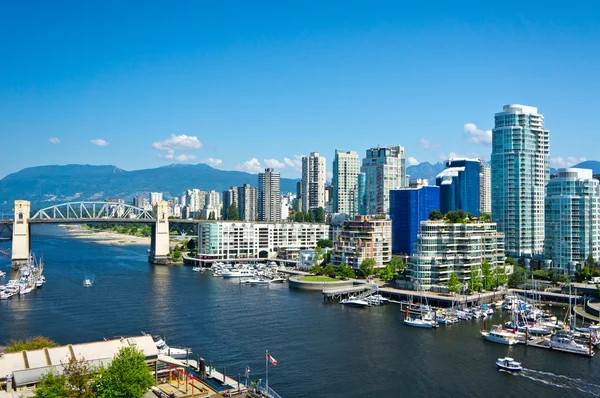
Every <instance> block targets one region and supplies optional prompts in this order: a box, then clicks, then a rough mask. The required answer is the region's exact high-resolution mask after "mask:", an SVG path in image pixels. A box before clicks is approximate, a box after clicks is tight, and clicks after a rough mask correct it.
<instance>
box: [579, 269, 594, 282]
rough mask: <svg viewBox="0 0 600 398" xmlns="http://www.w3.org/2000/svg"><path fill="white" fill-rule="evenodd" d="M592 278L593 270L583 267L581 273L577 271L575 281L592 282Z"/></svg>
mask: <svg viewBox="0 0 600 398" xmlns="http://www.w3.org/2000/svg"><path fill="white" fill-rule="evenodd" d="M591 277H592V269H591V268H588V267H587V266H585V265H584V266H583V267H582V268H581V269H580V270H579V271H575V280H576V281H577V282H584V281H588V280H590V278H591Z"/></svg>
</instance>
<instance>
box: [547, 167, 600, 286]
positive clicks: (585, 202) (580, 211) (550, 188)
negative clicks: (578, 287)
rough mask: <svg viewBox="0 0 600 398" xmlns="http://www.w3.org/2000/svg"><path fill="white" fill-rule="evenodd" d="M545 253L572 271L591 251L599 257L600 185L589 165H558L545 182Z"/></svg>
mask: <svg viewBox="0 0 600 398" xmlns="http://www.w3.org/2000/svg"><path fill="white" fill-rule="evenodd" d="M545 207H546V208H545V216H546V242H545V243H546V244H545V256H546V258H549V259H551V260H552V262H553V268H555V269H557V270H559V271H560V272H562V273H565V274H569V273H570V274H573V272H575V270H576V267H575V266H576V264H582V263H584V262H585V260H586V259H587V257H588V256H589V255H590V254H591V255H592V256H593V257H594V260H598V259H599V258H600V186H599V182H598V181H597V180H595V179H594V178H593V177H592V170H588V169H576V168H569V169H559V170H558V177H557V178H553V179H551V180H550V181H549V182H548V185H547V186H546V206H545Z"/></svg>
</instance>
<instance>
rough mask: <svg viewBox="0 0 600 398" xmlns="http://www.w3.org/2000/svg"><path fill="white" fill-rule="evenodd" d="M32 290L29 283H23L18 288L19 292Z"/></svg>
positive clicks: (24, 292) (27, 292) (26, 292)
mask: <svg viewBox="0 0 600 398" xmlns="http://www.w3.org/2000/svg"><path fill="white" fill-rule="evenodd" d="M32 291H33V286H31V285H29V284H24V285H21V288H20V289H19V294H21V295H22V294H29V293H31V292H32Z"/></svg>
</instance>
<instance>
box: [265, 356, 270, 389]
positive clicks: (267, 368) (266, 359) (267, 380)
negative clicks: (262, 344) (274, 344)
mask: <svg viewBox="0 0 600 398" xmlns="http://www.w3.org/2000/svg"><path fill="white" fill-rule="evenodd" d="M266 351H267V354H266V355H265V369H266V374H267V376H266V383H267V394H268V393H269V350H266Z"/></svg>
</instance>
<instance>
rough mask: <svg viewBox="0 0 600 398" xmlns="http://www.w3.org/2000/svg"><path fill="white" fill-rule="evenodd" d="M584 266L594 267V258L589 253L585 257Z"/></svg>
mask: <svg viewBox="0 0 600 398" xmlns="http://www.w3.org/2000/svg"><path fill="white" fill-rule="evenodd" d="M585 266H586V267H588V268H589V269H591V270H592V269H595V268H596V260H594V256H592V255H591V254H590V255H589V256H587V258H586V259H585Z"/></svg>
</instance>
